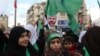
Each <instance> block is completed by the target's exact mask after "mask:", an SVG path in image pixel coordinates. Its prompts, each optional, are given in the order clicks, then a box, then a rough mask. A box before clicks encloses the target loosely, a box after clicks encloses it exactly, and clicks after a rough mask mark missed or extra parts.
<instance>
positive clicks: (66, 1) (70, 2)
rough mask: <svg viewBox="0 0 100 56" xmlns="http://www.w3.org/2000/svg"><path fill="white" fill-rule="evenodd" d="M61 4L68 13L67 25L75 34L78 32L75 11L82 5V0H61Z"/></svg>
mask: <svg viewBox="0 0 100 56" xmlns="http://www.w3.org/2000/svg"><path fill="white" fill-rule="evenodd" d="M61 2H62V6H63V7H64V9H65V11H66V12H67V14H68V18H69V21H70V23H69V26H70V28H71V29H72V30H73V32H74V33H75V34H77V33H78V30H79V25H78V22H77V21H76V13H77V12H78V11H79V9H80V8H81V6H82V0H62V1H61Z"/></svg>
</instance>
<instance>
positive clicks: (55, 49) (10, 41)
mask: <svg viewBox="0 0 100 56" xmlns="http://www.w3.org/2000/svg"><path fill="white" fill-rule="evenodd" d="M55 21H56V19H55V17H49V19H48V24H46V25H45V22H44V21H43V20H41V19H38V20H36V21H35V20H33V22H34V24H28V25H26V26H24V27H23V26H15V27H13V28H12V29H11V30H10V33H9V35H5V34H4V32H3V30H2V29H0V56H100V42H99V37H100V33H99V32H100V27H98V26H93V27H91V28H90V29H88V30H87V31H86V32H85V33H84V35H83V36H81V39H80V40H79V37H78V35H76V34H74V33H73V31H72V30H71V29H70V28H67V29H68V30H67V31H66V32H65V35H61V33H59V32H60V31H59V30H58V29H57V26H55ZM36 25H37V26H36ZM41 25H42V26H41Z"/></svg>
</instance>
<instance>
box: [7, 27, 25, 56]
mask: <svg viewBox="0 0 100 56" xmlns="http://www.w3.org/2000/svg"><path fill="white" fill-rule="evenodd" d="M24 32H27V30H25V29H24V28H23V27H21V26H17V27H14V28H12V30H11V32H10V35H9V43H8V52H7V56H26V47H22V46H20V45H19V44H18V40H19V37H20V36H21V35H22V33H24Z"/></svg>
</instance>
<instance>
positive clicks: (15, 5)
mask: <svg viewBox="0 0 100 56" xmlns="http://www.w3.org/2000/svg"><path fill="white" fill-rule="evenodd" d="M14 8H17V0H14Z"/></svg>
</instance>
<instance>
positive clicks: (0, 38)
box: [0, 29, 8, 56]
mask: <svg viewBox="0 0 100 56" xmlns="http://www.w3.org/2000/svg"><path fill="white" fill-rule="evenodd" d="M7 42H8V39H7V37H6V36H5V34H4V33H3V30H2V29H0V56H3V55H4V53H5V52H6V48H7Z"/></svg>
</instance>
